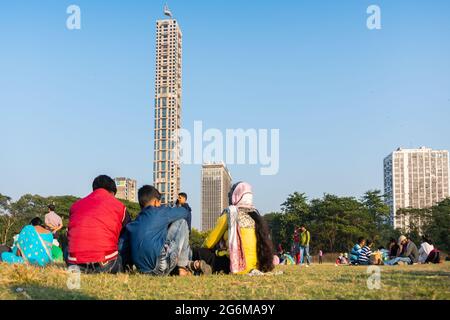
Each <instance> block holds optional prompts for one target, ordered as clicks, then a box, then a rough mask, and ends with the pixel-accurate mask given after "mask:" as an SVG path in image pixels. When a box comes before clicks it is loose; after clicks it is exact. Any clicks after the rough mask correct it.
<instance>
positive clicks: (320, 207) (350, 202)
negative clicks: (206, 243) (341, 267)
mask: <svg viewBox="0 0 450 320" xmlns="http://www.w3.org/2000/svg"><path fill="white" fill-rule="evenodd" d="M389 213H390V210H389V207H388V206H387V205H386V204H385V203H384V196H383V194H382V192H381V191H380V190H370V191H367V192H366V193H365V194H364V195H363V196H362V197H361V198H360V199H357V198H354V197H339V196H336V195H332V194H325V195H324V196H323V197H322V198H318V199H312V200H310V201H309V200H308V198H307V196H306V195H305V194H304V193H299V192H294V193H293V194H291V195H289V197H288V198H287V200H286V201H285V202H284V203H283V204H282V205H281V211H280V212H273V213H269V214H266V215H265V218H266V221H267V223H268V224H269V227H270V229H271V232H272V240H273V242H274V244H275V245H276V246H278V245H279V244H281V245H282V246H283V248H284V249H285V250H290V248H291V245H292V243H293V234H294V228H295V227H296V226H300V225H302V224H305V225H306V227H307V229H308V230H309V231H310V233H311V250H312V252H313V253H317V252H318V251H319V250H323V251H324V252H348V250H349V249H350V248H351V247H352V246H353V245H354V243H355V242H356V240H357V239H358V237H365V238H368V239H372V240H374V241H375V245H376V247H380V246H383V247H386V246H387V243H388V242H389V239H391V238H395V239H397V238H398V237H399V236H400V235H401V234H405V235H406V236H408V237H410V239H412V240H413V242H415V243H416V244H417V245H419V244H420V237H421V235H423V234H426V235H427V236H428V237H430V238H431V239H433V240H434V242H435V245H437V247H438V248H439V249H441V250H443V251H446V252H448V251H449V249H450V239H449V231H450V198H449V199H446V200H444V201H442V202H440V203H439V204H437V205H436V206H434V207H432V208H428V209H401V210H399V211H397V214H400V215H408V214H409V215H411V218H410V219H409V223H408V224H407V225H406V228H405V229H403V230H399V229H394V228H393V227H392V225H391V223H390V219H389Z"/></svg>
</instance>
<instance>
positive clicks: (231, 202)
mask: <svg viewBox="0 0 450 320" xmlns="http://www.w3.org/2000/svg"><path fill="white" fill-rule="evenodd" d="M240 183H242V181H239V182H236V183H235V184H233V185H232V186H231V189H230V192H228V205H230V206H232V205H233V193H234V190H236V187H237V186H238V185H239V184H240Z"/></svg>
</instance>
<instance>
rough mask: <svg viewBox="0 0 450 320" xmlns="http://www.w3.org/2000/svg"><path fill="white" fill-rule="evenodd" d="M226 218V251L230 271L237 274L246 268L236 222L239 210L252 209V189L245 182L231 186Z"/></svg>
mask: <svg viewBox="0 0 450 320" xmlns="http://www.w3.org/2000/svg"><path fill="white" fill-rule="evenodd" d="M230 204H231V205H230V206H229V208H228V210H229V217H228V250H229V253H230V271H231V272H232V273H239V272H242V271H244V270H245V269H246V268H247V264H246V261H245V254H244V249H243V247H242V238H241V232H240V227H239V222H238V211H239V209H240V208H245V209H254V206H253V193H252V187H251V185H250V184H248V183H246V182H239V183H237V184H235V185H234V186H233V188H232V189H231V194H230Z"/></svg>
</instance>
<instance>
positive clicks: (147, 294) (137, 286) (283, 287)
mask: <svg viewBox="0 0 450 320" xmlns="http://www.w3.org/2000/svg"><path fill="white" fill-rule="evenodd" d="M276 270H277V271H283V274H282V275H276V276H275V275H273V276H262V277H261V276H260V277H250V276H224V275H221V276H205V277H186V278H180V277H166V278H154V277H149V276H145V275H139V274H120V275H81V288H80V290H69V289H68V288H67V284H66V283H67V279H68V274H67V272H66V271H65V269H64V268H63V267H51V268H46V269H40V268H34V267H29V266H9V265H5V264H0V299H65V300H72V299H177V300H178V299H186V300H189V299H202V300H206V299H256V300H260V299H275V300H278V299H283V300H284V299H295V300H304V299H445V300H449V299H450V263H449V262H447V263H443V264H440V265H415V266H394V267H388V266H385V267H381V289H379V290H369V289H368V287H367V279H368V276H369V275H368V274H367V267H350V266H340V267H335V266H334V265H333V264H323V265H313V266H311V267H310V268H300V267H298V266H279V267H277V269H276Z"/></svg>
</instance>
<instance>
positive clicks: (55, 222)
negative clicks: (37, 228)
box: [45, 204, 63, 233]
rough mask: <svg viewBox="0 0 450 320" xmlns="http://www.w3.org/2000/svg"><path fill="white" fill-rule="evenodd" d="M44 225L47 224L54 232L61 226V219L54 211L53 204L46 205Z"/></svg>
mask: <svg viewBox="0 0 450 320" xmlns="http://www.w3.org/2000/svg"><path fill="white" fill-rule="evenodd" d="M45 225H46V226H48V227H49V228H50V229H51V231H52V233H56V232H58V231H59V230H61V228H62V227H63V221H62V219H61V217H60V216H58V215H57V214H56V213H55V205H54V204H50V205H49V206H48V213H47V214H46V215H45Z"/></svg>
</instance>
